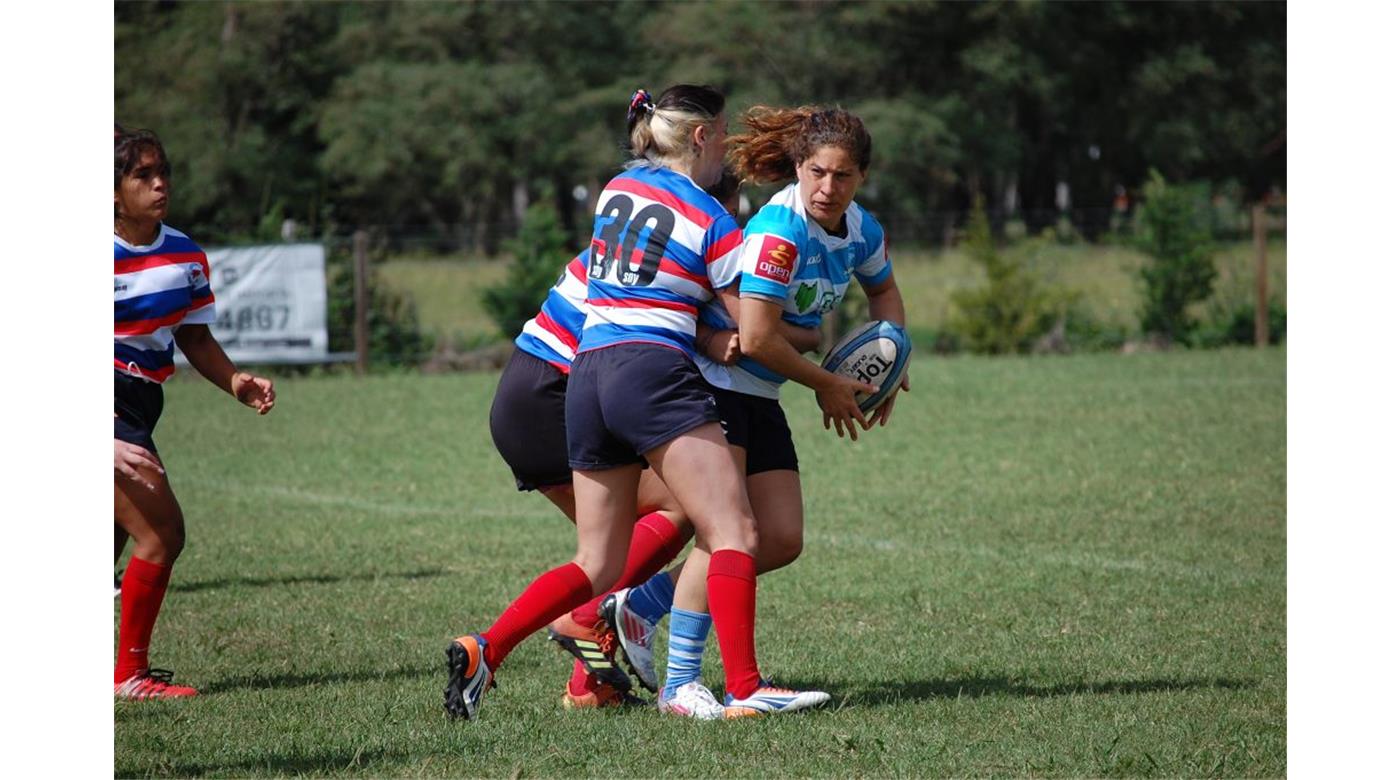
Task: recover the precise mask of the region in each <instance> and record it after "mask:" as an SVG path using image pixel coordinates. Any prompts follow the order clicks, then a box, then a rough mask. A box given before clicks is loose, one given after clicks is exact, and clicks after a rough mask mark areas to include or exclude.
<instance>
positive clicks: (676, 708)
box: [656, 680, 724, 720]
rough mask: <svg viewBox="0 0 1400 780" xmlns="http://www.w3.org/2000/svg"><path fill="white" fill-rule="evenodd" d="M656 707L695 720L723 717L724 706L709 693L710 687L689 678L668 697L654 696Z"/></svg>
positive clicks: (667, 712)
mask: <svg viewBox="0 0 1400 780" xmlns="http://www.w3.org/2000/svg"><path fill="white" fill-rule="evenodd" d="M663 693H664V691H663ZM656 708H657V709H658V710H661V711H662V712H663V713H665V714H667V715H682V716H684V717H687V718H695V719H697V720H718V719H720V718H723V717H724V708H723V707H721V706H720V704H719V701H717V700H716V699H715V695H714V694H713V693H710V689H709V688H706V687H705V686H704V685H701V684H700V681H699V680H691V681H690V682H688V683H686V684H685V685H682V686H681V687H679V688H677V689H676V695H674V696H672V697H671V698H669V699H668V698H666V697H665V696H658V697H656Z"/></svg>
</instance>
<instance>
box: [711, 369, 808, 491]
mask: <svg viewBox="0 0 1400 780" xmlns="http://www.w3.org/2000/svg"><path fill="white" fill-rule="evenodd" d="M711 390H712V391H713V392H714V394H715V401H716V402H717V403H718V404H719V424H720V425H722V426H724V438H725V439H727V440H728V441H729V444H730V446H732V447H740V448H742V449H744V450H745V452H746V453H747V456H746V465H745V469H744V473H745V474H746V475H750V474H761V473H763V472H765V471H778V470H783V471H797V447H795V446H793V443H792V429H790V428H788V424H787V415H785V414H783V407H782V406H781V405H780V404H779V403H778V401H777V399H774V398H760V397H758V396H756V395H749V394H747V393H736V392H734V391H733V390H723V389H720V388H718V387H714V388H711Z"/></svg>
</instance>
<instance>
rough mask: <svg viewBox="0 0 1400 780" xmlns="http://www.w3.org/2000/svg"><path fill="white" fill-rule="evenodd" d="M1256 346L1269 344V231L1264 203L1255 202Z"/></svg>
mask: <svg viewBox="0 0 1400 780" xmlns="http://www.w3.org/2000/svg"><path fill="white" fill-rule="evenodd" d="M1253 217H1254V288H1255V291H1256V293H1257V295H1256V297H1255V301H1254V346H1256V347H1267V346H1269V252H1268V246H1269V232H1268V227H1267V224H1266V222H1265V221H1266V220H1267V219H1268V218H1269V217H1268V214H1266V213H1265V210H1264V203H1263V202H1262V201H1261V202H1259V203H1255V204H1254V215H1253Z"/></svg>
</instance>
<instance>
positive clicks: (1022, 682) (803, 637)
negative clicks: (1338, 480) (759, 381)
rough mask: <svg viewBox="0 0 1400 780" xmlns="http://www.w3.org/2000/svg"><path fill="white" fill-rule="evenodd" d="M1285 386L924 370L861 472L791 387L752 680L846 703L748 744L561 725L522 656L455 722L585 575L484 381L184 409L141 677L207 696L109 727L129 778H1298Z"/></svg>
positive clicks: (199, 391)
mask: <svg viewBox="0 0 1400 780" xmlns="http://www.w3.org/2000/svg"><path fill="white" fill-rule="evenodd" d="M1285 367H1286V353H1285V352H1284V351H1283V350H1280V349H1274V350H1266V351H1258V352H1256V351H1251V350H1237V351H1220V352H1174V353H1166V354H1141V355H1135V356H1126V357H1125V356H1120V355H1107V354H1100V355H1087V356H1074V357H1067V358H1046V359H1030V358H1018V359H982V358H953V359H937V358H932V357H926V358H923V359H920V360H918V361H917V362H915V364H914V365H913V368H912V379H913V384H914V388H915V393H914V394H913V395H910V396H906V397H904V398H903V399H902V400H901V401H900V403H899V406H898V409H897V411H896V413H895V420H894V422H895V423H897V424H894V423H892V425H891V427H889V428H885V429H880V430H877V431H875V432H872V433H871V434H870V435H868V436H865V437H862V438H861V440H860V441H859V442H857V443H854V444H852V443H850V442H847V441H844V440H838V439H837V438H836V437H835V436H834V435H832V434H830V433H826V432H823V431H822V430H821V425H820V421H819V418H818V416H817V415H816V414H815V406H814V404H813V403H812V400H811V399H810V398H809V397H808V395H807V393H805V392H802V391H801V390H800V389H797V388H789V392H788V393H787V394H786V395H785V397H784V404H785V406H786V408H787V409H788V413H789V416H790V419H791V422H792V425H793V429H794V434H795V437H796V440H797V445H798V451H799V454H800V455H801V458H802V465H803V474H804V489H805V492H806V508H807V531H808V532H807V546H806V551H805V552H804V554H803V556H802V557H801V558H800V559H799V560H798V561H797V562H796V563H795V564H793V565H792V566H790V567H788V568H787V569H784V570H782V571H779V572H776V573H773V574H770V575H767V576H765V577H763V578H762V579H761V581H760V588H759V612H758V647H759V657H760V661H761V663H762V664H763V666H764V669H765V671H766V672H768V673H772V674H774V675H776V676H777V677H778V678H779V679H781V680H783V681H787V682H789V683H790V684H797V685H803V686H814V687H820V688H822V689H825V690H828V691H830V692H831V693H832V694H833V696H834V699H835V702H834V705H833V706H830V707H828V708H826V709H825V710H821V711H814V712H811V713H806V714H802V715H796V716H782V717H776V718H773V719H769V720H761V721H752V720H751V721H744V722H732V723H731V722H716V723H697V722H689V721H684V720H679V719H666V718H662V717H661V716H660V715H658V714H657V713H656V712H655V710H653V709H650V708H639V709H634V710H629V711H607V712H564V711H562V710H561V709H560V708H559V706H558V702H557V699H558V695H559V693H560V692H561V690H562V687H563V684H564V680H565V678H566V676H567V672H568V668H569V664H568V663H567V659H566V657H565V656H563V655H562V654H561V653H559V652H558V651H556V650H554V649H553V648H552V646H551V645H550V644H549V643H548V642H546V641H545V640H544V638H543V637H542V636H539V637H532V638H531V639H529V640H527V641H526V642H525V643H523V644H522V645H521V646H520V648H519V649H518V650H517V651H516V653H515V654H514V655H513V656H512V657H511V658H510V660H509V661H508V663H507V664H506V665H505V667H504V668H503V669H502V670H501V671H500V674H499V676H498V680H499V682H500V687H499V688H498V689H497V690H495V691H493V692H492V693H491V694H490V695H489V696H488V698H487V700H486V704H485V707H484V708H483V710H482V714H481V718H480V720H479V721H477V722H475V723H464V722H460V721H456V722H454V721H449V720H447V719H446V718H445V717H444V715H443V712H442V693H441V691H442V686H443V682H444V679H443V671H442V659H443V656H442V650H443V647H444V646H445V645H446V643H447V642H448V640H449V639H450V638H451V637H453V636H454V635H456V634H458V633H460V632H462V631H464V630H467V629H480V628H482V627H484V626H486V625H487V624H488V623H489V622H490V621H491V620H492V619H493V618H494V617H495V615H496V614H497V612H498V611H499V610H500V609H501V608H503V607H504V605H505V604H506V603H507V601H508V600H509V599H510V598H512V597H513V596H514V595H515V594H516V593H518V592H519V590H520V589H521V588H522V587H523V586H524V585H525V584H526V583H527V582H528V580H529V578H531V577H532V576H534V575H535V574H537V573H538V572H540V571H542V570H543V569H544V568H545V567H547V566H551V565H554V564H557V563H559V562H561V561H563V560H565V559H566V558H567V557H568V556H569V555H570V554H571V551H572V533H571V530H570V528H569V526H568V525H567V523H566V521H565V520H564V519H563V518H562V517H561V516H559V515H558V514H557V513H556V512H555V511H554V510H553V509H552V508H551V507H550V506H549V505H548V504H547V503H546V502H545V501H544V500H543V499H541V498H540V497H538V496H535V495H522V494H518V493H516V491H515V490H514V486H513V484H512V482H511V480H510V478H509V474H508V472H507V470H506V468H505V466H504V465H503V464H502V463H501V462H500V461H499V459H498V457H497V456H496V454H495V452H494V450H493V448H492V446H491V443H490V438H489V436H488V433H487V429H486V416H487V409H488V407H489V404H490V398H491V394H492V391H493V388H494V384H495V376H494V375H490V374H457V375H443V376H428V377H423V376H409V375H398V376H379V377H370V378H366V379H359V380H356V379H353V378H349V377H316V378H303V379H287V380H283V381H282V382H281V384H280V385H279V403H278V408H277V410H276V412H274V413H273V414H272V415H271V416H270V417H268V418H265V419H255V417H254V415H252V414H248V413H247V410H245V409H241V408H239V407H237V405H236V404H233V403H230V402H228V401H227V399H223V398H218V397H216V391H214V390H213V389H212V388H210V387H208V386H207V385H204V384H200V383H197V382H195V381H190V380H188V379H186V380H183V381H180V380H177V381H175V382H173V383H172V384H171V385H170V387H169V392H168V403H167V407H166V416H165V418H164V420H163V421H162V422H161V427H160V430H159V431H158V432H157V440H158V442H159V444H160V446H161V452H162V454H163V455H164V457H165V458H166V461H167V464H168V467H169V470H170V473H171V475H172V480H173V482H174V485H175V488H176V491H177V493H178V494H179V496H180V497H181V501H182V504H183V505H184V507H185V511H186V515H187V518H188V525H189V544H188V546H187V548H186V552H185V555H184V557H183V558H182V559H181V562H180V565H179V566H178V567H177V569H176V573H175V578H174V581H173V584H172V590H171V593H170V595H169V598H168V600H167V602H166V608H165V610H164V613H163V615H162V618H161V622H160V624H159V625H158V626H157V628H156V635H155V640H154V642H153V647H154V651H153V653H152V661H153V663H155V664H156V665H158V666H168V667H172V668H174V669H176V670H177V672H178V679H179V680H182V681H185V682H189V683H191V684H193V685H196V686H197V687H199V688H200V689H201V690H202V692H203V695H202V696H200V697H199V698H198V699H195V700H191V701H185V702H170V703H167V702H156V703H118V704H117V705H116V707H115V719H116V745H115V756H116V758H115V772H116V774H117V775H118V776H128V775H175V776H190V775H217V776H242V775H296V774H307V775H363V776H463V775H466V776H514V777H539V776H656V775H677V776H702V775H723V776H828V777H830V776H839V777H851V776H870V775H878V776H889V775H899V776H913V775H917V776H968V775H999V776H1004V775H1014V776H1056V777H1078V776H1129V775H1131V776H1193V777H1237V776H1281V775H1284V774H1286V771H1287V763H1286V750H1285V736H1286V709H1285V707H1286V697H1285V676H1286V648H1285V506H1286V505H1285V462H1286V450H1285V446H1286V436H1285ZM706 681H707V682H708V683H709V684H710V685H711V686H713V687H719V686H720V683H721V681H722V673H721V670H720V668H719V666H718V651H717V648H716V647H715V643H714V639H713V635H712V637H711V641H710V650H709V652H708V655H707V666H706Z"/></svg>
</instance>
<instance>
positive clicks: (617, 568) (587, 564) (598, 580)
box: [574, 554, 626, 596]
mask: <svg viewBox="0 0 1400 780" xmlns="http://www.w3.org/2000/svg"><path fill="white" fill-rule="evenodd" d="M614 557H616V556H598V555H585V554H579V555H577V556H575V557H574V565H575V566H578V567H579V568H580V569H582V570H583V573H584V574H585V575H587V576H588V581H589V582H590V583H592V584H593V595H595V596H597V595H600V594H603V593H606V592H608V590H609V589H611V588H612V586H613V585H614V584H616V583H617V580H618V578H619V577H621V576H622V568H623V565H624V564H625V563H626V561H625V560H623V559H621V558H619V559H618V560H613V559H612V558H614Z"/></svg>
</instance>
